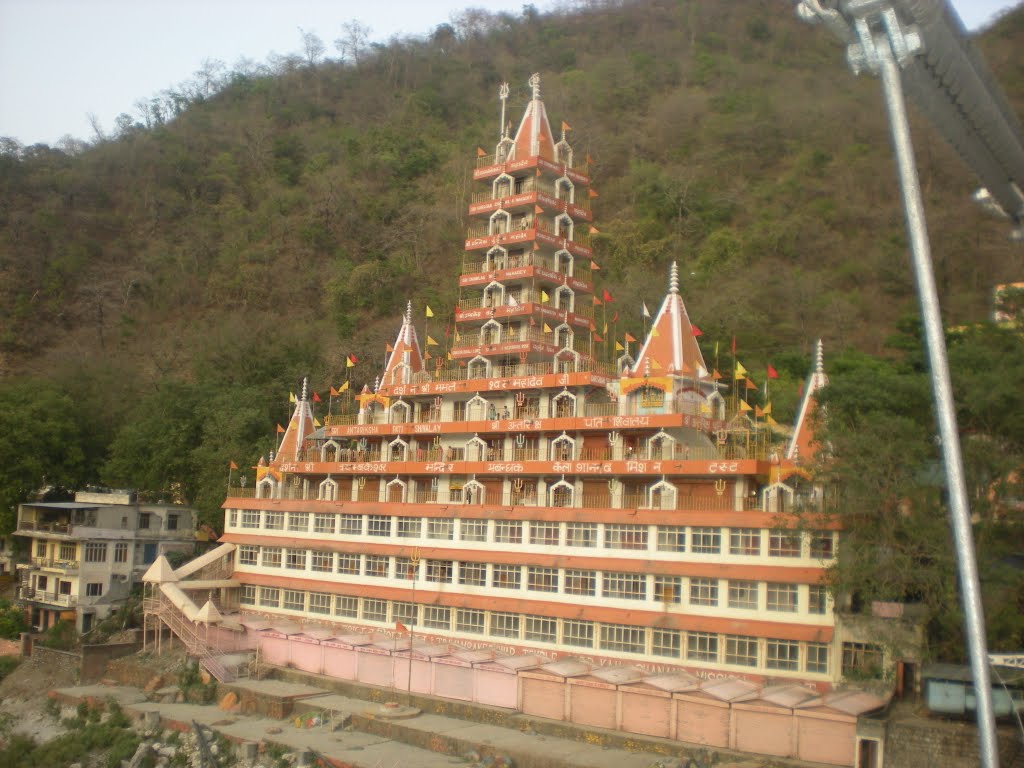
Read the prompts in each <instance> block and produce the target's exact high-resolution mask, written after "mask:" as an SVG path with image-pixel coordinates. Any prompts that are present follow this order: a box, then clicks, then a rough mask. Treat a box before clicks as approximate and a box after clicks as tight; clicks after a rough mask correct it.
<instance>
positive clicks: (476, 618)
mask: <svg viewBox="0 0 1024 768" xmlns="http://www.w3.org/2000/svg"><path fill="white" fill-rule="evenodd" d="M455 631H456V632H468V633H469V634H472V635H482V634H483V633H484V612H483V611H475V610H473V609H472V608H459V609H458V610H456V611H455Z"/></svg>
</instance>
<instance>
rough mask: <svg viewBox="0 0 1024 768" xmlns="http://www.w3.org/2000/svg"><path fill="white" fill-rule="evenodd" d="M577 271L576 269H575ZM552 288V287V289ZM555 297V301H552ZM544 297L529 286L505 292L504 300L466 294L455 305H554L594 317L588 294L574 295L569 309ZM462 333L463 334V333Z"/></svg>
mask: <svg viewBox="0 0 1024 768" xmlns="http://www.w3.org/2000/svg"><path fill="white" fill-rule="evenodd" d="M577 271H578V270H577ZM553 290H554V289H552V291H553ZM552 298H555V299H556V300H555V301H552ZM543 299H544V297H543V296H542V295H541V292H540V291H535V290H532V289H529V288H526V289H523V290H522V291H520V292H519V293H518V294H506V298H505V300H504V302H502V300H501V298H500V297H490V296H487V295H485V294H484V293H479V294H477V295H476V296H467V297H466V298H463V299H460V300H459V303H458V304H457V305H456V307H457V308H458V309H459V310H461V311H466V310H471V309H494V308H497V307H502V306H506V307H515V306H521V305H523V304H538V305H540V306H544V307H554V308H555V309H556V310H558V311H559V312H566V311H568V312H569V313H570V314H573V315H576V316H577V317H585V318H588V319H593V317H594V304H593V302H592V301H590V303H589V304H588V303H587V302H588V300H589V299H588V295H581V296H577V297H576V301H575V302H574V303H573V304H574V306H573V307H572V309H570V308H569V307H568V306H560V305H559V303H558V301H557V297H552V296H550V295H549V296H548V300H547V301H544V300H543ZM463 335H464V334H463Z"/></svg>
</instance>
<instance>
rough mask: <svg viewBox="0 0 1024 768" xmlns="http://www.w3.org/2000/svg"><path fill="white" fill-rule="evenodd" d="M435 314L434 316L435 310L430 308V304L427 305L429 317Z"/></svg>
mask: <svg viewBox="0 0 1024 768" xmlns="http://www.w3.org/2000/svg"><path fill="white" fill-rule="evenodd" d="M433 316H434V310H432V309H431V308H430V306H429V305H428V306H427V317H433Z"/></svg>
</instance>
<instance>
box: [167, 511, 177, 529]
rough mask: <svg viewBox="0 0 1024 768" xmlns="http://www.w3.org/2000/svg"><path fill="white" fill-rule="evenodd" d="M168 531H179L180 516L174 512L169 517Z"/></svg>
mask: <svg viewBox="0 0 1024 768" xmlns="http://www.w3.org/2000/svg"><path fill="white" fill-rule="evenodd" d="M167 530H168V531H176V530H178V515H176V514H174V513H173V512H172V513H171V514H169V515H167Z"/></svg>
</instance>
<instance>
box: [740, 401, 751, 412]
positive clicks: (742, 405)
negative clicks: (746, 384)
mask: <svg viewBox="0 0 1024 768" xmlns="http://www.w3.org/2000/svg"><path fill="white" fill-rule="evenodd" d="M740 410H741V411H743V412H746V411H752V410H754V409H753V408H751V407H750V403H748V402H747V401H746V400H740Z"/></svg>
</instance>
